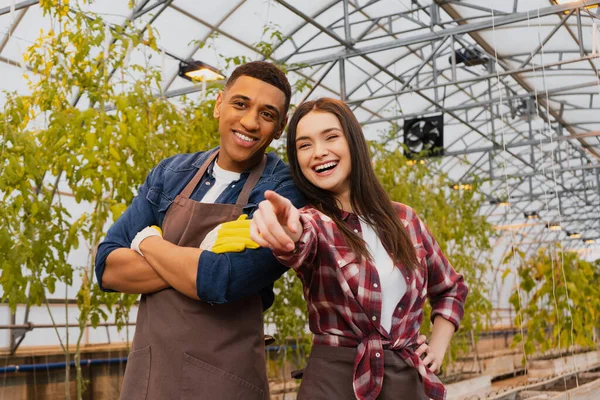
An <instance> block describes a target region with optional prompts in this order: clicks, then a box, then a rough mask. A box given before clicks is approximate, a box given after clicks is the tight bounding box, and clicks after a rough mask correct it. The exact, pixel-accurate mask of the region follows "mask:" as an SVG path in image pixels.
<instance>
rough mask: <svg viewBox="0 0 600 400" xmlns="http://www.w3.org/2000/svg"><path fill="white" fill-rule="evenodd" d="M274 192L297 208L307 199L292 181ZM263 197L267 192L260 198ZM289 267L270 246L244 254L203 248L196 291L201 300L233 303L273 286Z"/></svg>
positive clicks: (286, 182)
mask: <svg viewBox="0 0 600 400" xmlns="http://www.w3.org/2000/svg"><path fill="white" fill-rule="evenodd" d="M263 192H264V191H263ZM275 192H276V193H278V194H280V195H282V196H284V197H287V198H288V199H290V201H291V202H292V203H293V204H294V205H295V206H296V207H302V206H303V205H304V198H303V197H302V195H301V194H300V192H299V191H298V189H296V187H295V186H294V185H293V183H292V182H291V180H289V181H285V182H284V183H283V184H280V185H279V186H278V187H277V188H275ZM263 199H264V194H263V197H262V198H258V199H257V201H260V200H263ZM253 212H254V210H252V212H251V213H250V217H252V214H253ZM287 270H288V268H287V267H285V266H283V265H282V264H281V263H280V262H279V261H278V260H277V259H276V258H275V256H274V255H273V253H272V252H271V250H270V249H265V248H258V249H254V250H249V249H247V250H244V251H243V252H241V253H222V254H215V253H212V252H210V251H203V252H202V254H201V255H200V260H199V261H198V274H197V276H196V290H197V294H198V297H199V298H200V299H201V300H202V301H206V302H210V303H227V302H232V301H236V300H239V299H241V298H243V297H246V296H248V295H250V294H254V293H257V292H259V291H260V290H261V289H264V288H266V287H268V286H270V285H272V284H273V282H275V281H276V280H277V279H279V277H281V275H283V274H284V273H285V272H286V271H287Z"/></svg>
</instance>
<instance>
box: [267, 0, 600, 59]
mask: <svg viewBox="0 0 600 400" xmlns="http://www.w3.org/2000/svg"><path fill="white" fill-rule="evenodd" d="M277 2H278V3H280V4H284V5H285V2H283V1H280V0H277ZM597 4H600V0H590V1H586V5H597ZM285 6H286V7H287V8H288V9H290V11H292V12H296V11H297V10H296V9H295V8H294V7H292V6H289V7H288V5H285ZM582 6H583V5H582V4H580V3H568V4H564V5H556V6H551V7H546V8H542V9H539V10H531V11H526V12H521V13H516V14H510V15H507V16H503V17H499V18H494V21H492V19H491V18H490V19H489V20H486V21H483V22H477V23H469V24H464V25H460V26H457V27H454V28H446V29H444V30H441V31H435V32H432V33H426V34H423V35H415V36H413V37H409V38H406V39H398V40H392V41H389V42H386V43H381V44H377V45H372V46H365V47H361V48H360V49H346V50H344V51H341V52H338V53H335V54H332V55H328V56H323V57H316V58H313V59H310V60H302V61H300V62H301V63H302V64H303V67H308V66H313V65H318V64H323V63H327V62H331V61H334V60H337V59H338V58H340V57H343V58H348V57H356V56H361V55H366V54H370V53H374V52H379V51H383V50H391V49H395V48H398V47H405V46H411V45H414V44H418V43H423V42H434V41H436V40H441V39H443V38H447V37H449V36H452V35H463V34H466V33H472V32H477V31H481V30H486V29H490V28H492V26H495V27H496V28H497V27H500V26H504V25H510V24H514V23H516V22H522V21H528V20H532V19H536V18H541V17H545V16H548V15H554V14H561V13H563V12H565V11H571V10H576V9H578V8H580V7H582ZM290 7H291V8H290ZM294 10H296V11H294ZM298 15H299V16H301V17H302V15H303V14H302V13H301V12H300V14H298ZM303 18H304V17H303ZM304 19H305V20H306V18H304ZM319 26H320V25H319ZM319 26H317V27H319ZM324 33H326V34H328V35H329V36H332V35H334V34H333V33H331V32H329V31H328V30H326V29H324ZM335 36H336V37H337V35H335Z"/></svg>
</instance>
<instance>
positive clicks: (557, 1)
mask: <svg viewBox="0 0 600 400" xmlns="http://www.w3.org/2000/svg"><path fill="white" fill-rule="evenodd" d="M553 1H554V3H555V4H556V5H557V6H562V5H563V4H569V3H580V4H581V3H583V4H585V1H582V0H553ZM573 5H575V4H573ZM585 8H586V9H587V10H591V9H593V8H598V5H597V4H596V5H592V6H585ZM570 12H571V11H569V10H567V11H565V12H564V13H565V14H568V13H570Z"/></svg>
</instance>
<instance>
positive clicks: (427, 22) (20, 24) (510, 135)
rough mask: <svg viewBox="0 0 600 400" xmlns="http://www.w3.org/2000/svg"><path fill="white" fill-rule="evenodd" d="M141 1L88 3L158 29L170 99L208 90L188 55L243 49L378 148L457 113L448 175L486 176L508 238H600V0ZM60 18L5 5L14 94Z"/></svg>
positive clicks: (496, 217) (33, 6) (496, 219)
mask: <svg viewBox="0 0 600 400" xmlns="http://www.w3.org/2000/svg"><path fill="white" fill-rule="evenodd" d="M128 3H129V2H127V1H124V0H110V1H109V0H102V1H95V2H92V3H91V4H89V5H85V7H86V9H89V11H91V12H94V13H97V14H99V15H101V16H102V17H103V18H104V19H105V21H107V22H108V23H110V24H114V25H120V24H124V23H126V22H127V21H128V20H129V21H133V22H134V23H135V24H139V26H140V27H143V26H145V25H147V24H151V25H152V26H153V27H154V28H155V29H156V30H157V32H158V33H159V38H158V44H159V47H160V49H162V52H163V54H164V56H163V57H162V60H154V62H156V63H157V66H160V67H161V68H162V69H163V87H162V92H163V93H164V94H166V95H167V96H169V97H172V98H173V99H176V98H177V97H178V96H181V95H184V94H185V95H188V96H199V95H200V93H199V92H201V91H202V85H193V84H191V83H190V82H188V81H186V80H184V79H182V78H180V77H179V76H178V68H179V63H180V62H181V61H184V60H188V59H194V60H201V61H203V62H205V63H208V64H210V65H213V66H215V67H217V68H219V69H221V70H222V71H223V73H224V74H225V75H227V73H228V72H231V69H232V68H233V66H231V65H229V66H228V65H227V64H226V63H225V62H224V60H225V59H227V58H228V57H236V56H237V57H241V56H244V57H245V58H246V59H250V60H257V59H268V60H272V61H276V62H278V63H282V64H285V65H287V67H288V71H289V76H290V79H291V80H292V81H293V82H298V81H304V80H307V81H308V82H309V83H310V86H306V85H302V86H300V85H298V86H297V88H298V91H297V92H296V93H295V96H294V99H293V102H294V103H296V104H298V103H300V102H301V101H303V100H304V99H306V98H315V97H319V96H333V97H339V98H342V99H343V100H345V101H346V102H347V103H348V104H349V105H350V106H351V108H352V109H353V110H354V112H355V113H356V115H357V116H358V118H359V120H360V121H361V122H362V123H363V124H364V127H365V132H366V134H367V136H368V137H369V138H370V139H376V138H377V137H378V135H379V134H381V133H382V132H389V131H390V129H392V130H394V131H398V132H399V135H397V139H396V138H395V139H394V140H392V141H391V142H389V145H390V146H401V145H402V142H403V134H402V132H403V127H404V125H405V124H407V127H408V123H410V124H414V123H415V121H417V122H418V121H433V123H438V124H439V122H440V121H441V119H439V118H436V117H437V116H440V115H443V137H444V155H443V157H442V158H441V160H440V161H439V163H438V164H434V165H436V166H435V168H439V169H440V170H441V171H443V172H445V173H447V174H449V176H450V177H451V178H452V179H453V181H454V182H456V185H455V187H456V188H458V190H461V189H467V190H468V188H470V187H471V186H472V185H473V184H474V183H475V182H478V184H479V185H480V187H481V188H482V189H483V191H484V193H486V195H487V200H488V205H487V206H485V207H484V209H483V210H482V212H483V213H485V214H486V215H487V217H488V219H489V220H490V221H491V222H492V223H493V224H494V225H495V226H496V227H497V229H499V230H501V231H504V232H507V234H508V232H510V234H511V235H512V236H513V238H515V240H517V241H518V242H519V244H520V245H521V246H525V247H526V248H536V247H538V246H540V245H543V244H544V243H549V242H553V241H556V240H560V241H561V243H562V244H563V246H565V247H567V248H571V249H573V250H580V249H586V248H587V249H589V248H595V247H596V246H597V245H598V242H600V226H599V223H600V221H599V219H600V175H599V173H600V171H599V168H600V164H599V162H600V118H598V117H597V116H596V115H597V114H595V113H596V112H598V110H599V109H600V96H599V95H600V80H599V76H598V67H599V62H598V57H599V53H600V32H598V26H597V24H598V17H599V15H600V7H597V5H598V4H600V0H586V1H583V0H579V1H567V0H495V1H494V0H370V1H369V0H302V1H299V0H287V1H286V0H219V1H207V0H201V1H198V0H138V1H136V2H134V5H133V9H132V8H130V7H129V4H128ZM49 23H50V22H49V21H47V20H46V19H45V18H44V16H43V15H42V12H41V10H40V8H39V5H38V1H14V0H13V1H7V0H0V28H1V29H2V37H1V38H0V68H2V70H1V73H2V85H1V86H0V89H3V90H7V91H17V92H26V91H27V88H26V83H25V81H24V80H23V79H22V78H21V75H22V70H23V69H24V68H27V65H25V64H24V62H23V60H22V57H21V54H22V52H23V50H24V49H25V48H27V47H28V46H29V45H30V44H31V43H33V41H34V40H35V39H36V37H37V35H38V34H39V30H40V28H48V27H49ZM265 43H268V45H266V46H265ZM229 64H230V63H229ZM175 101H176V100H175ZM424 117H425V119H424V120H423V118H424ZM421 124H425V122H421ZM417 125H418V124H417ZM410 126H411V127H412V126H414V125H410ZM420 126H421V127H422V126H423V125H420ZM438 128H441V126H438ZM411 129H412V128H411ZM415 129H424V128H418V126H417V128H415ZM407 130H408V128H407ZM440 130H441V129H440ZM426 162H430V161H429V160H427V161H426ZM594 239H595V240H596V243H592V242H593V241H594Z"/></svg>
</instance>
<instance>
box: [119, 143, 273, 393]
mask: <svg viewBox="0 0 600 400" xmlns="http://www.w3.org/2000/svg"><path fill="white" fill-rule="evenodd" d="M217 154H218V150H217V151H215V152H214V153H213V154H212V155H211V156H210V157H209V159H208V160H206V162H205V163H204V164H203V165H202V167H201V168H200V169H199V170H198V172H197V173H196V175H195V176H194V178H193V179H192V180H191V181H190V183H188V185H187V186H186V187H185V189H184V190H183V191H182V192H181V194H179V195H178V196H177V197H176V198H175V200H174V201H173V204H171V206H170V207H169V209H168V211H167V214H166V216H165V220H164V222H163V232H164V238H165V239H166V240H168V241H169V242H171V243H174V244H176V245H178V246H186V247H199V246H200V243H202V240H203V239H204V237H205V236H206V234H207V233H208V232H210V231H211V230H212V229H213V228H214V227H216V226H217V225H218V224H220V223H223V222H227V221H232V220H235V219H236V218H237V217H238V216H239V215H240V214H241V213H242V210H243V207H244V206H245V205H246V204H247V203H248V197H249V195H250V191H251V190H252V189H253V188H254V186H255V185H256V183H257V182H258V180H259V178H260V176H261V175H262V171H263V170H264V167H265V163H266V157H264V158H263V160H262V162H261V163H260V164H259V165H258V166H256V167H255V168H254V169H253V170H252V171H251V172H250V176H249V177H248V179H247V181H246V183H245V185H244V188H243V189H242V192H241V193H240V195H239V197H238V200H237V202H236V204H204V203H199V202H197V201H194V200H191V199H190V195H191V194H192V192H193V190H194V188H195V187H196V186H197V185H198V183H199V182H200V180H201V179H202V176H203V175H204V173H205V172H206V170H207V168H208V166H209V165H210V163H211V162H212V161H213V160H214V159H215V158H216V157H217ZM262 311H263V307H262V301H261V299H260V297H259V296H258V295H252V296H249V297H247V298H245V299H243V300H240V301H236V302H233V303H229V304H215V305H211V304H209V303H204V302H201V301H198V300H194V299H191V298H189V297H187V296H184V295H183V294H181V293H179V292H178V291H176V290H174V289H171V288H169V289H165V290H162V291H159V292H156V293H152V294H145V295H142V297H141V300H140V306H139V309H138V315H137V323H136V330H135V336H134V338H133V343H132V349H131V353H130V354H129V358H128V362H127V368H126V370H125V377H124V379H123V387H122V389H121V399H123V400H138V399H139V400H143V399H146V400H164V399H182V400H184V399H185V400H187V399H207V400H233V399H243V400H265V399H268V398H269V385H268V380H267V373H266V362H265V345H264V340H263V333H264V331H263V315H262Z"/></svg>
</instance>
